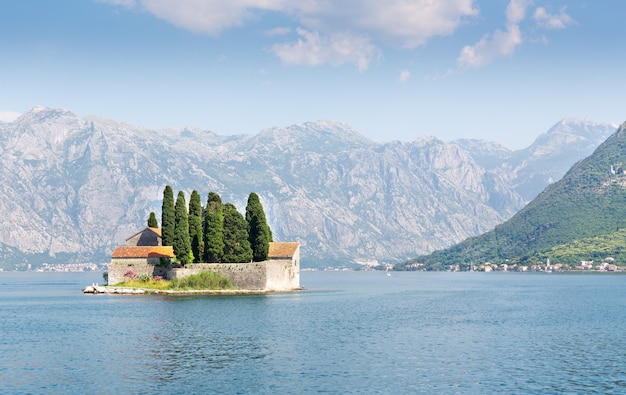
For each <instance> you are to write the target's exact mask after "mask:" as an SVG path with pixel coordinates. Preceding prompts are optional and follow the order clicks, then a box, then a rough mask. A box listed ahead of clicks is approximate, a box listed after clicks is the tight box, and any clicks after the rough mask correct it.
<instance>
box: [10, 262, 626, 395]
mask: <svg viewBox="0 0 626 395" xmlns="http://www.w3.org/2000/svg"><path fill="white" fill-rule="evenodd" d="M101 281H102V280H101V274H100V273H95V272H94V273H0V334H1V338H0V393H3V394H49V393H67V394H88V393H91V394H208V393H216V394H309V393H329V394H347V393H368V394H413V393H424V394H432V393H444V394H450V393H462V394H465V393H469V394H484V393H516V394H526V393H534V394H538V393H542V394H544V393H559V394H562V393H571V394H589V393H598V394H610V393H615V394H616V393H626V275H618V274H613V275H593V274H522V273H520V274H517V273H393V274H392V276H391V277H388V276H386V275H385V274H384V273H371V272H304V273H302V276H301V282H302V285H303V286H305V287H306V288H307V289H306V290H305V291H302V292H297V293H288V294H274V295H264V296H234V297H233V296H229V297H216V296H195V297H160V296H112V295H83V294H82V293H81V292H80V291H81V289H82V288H83V287H84V286H85V285H88V284H91V283H92V282H101Z"/></svg>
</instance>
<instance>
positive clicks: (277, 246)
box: [108, 228, 300, 291]
mask: <svg viewBox="0 0 626 395" xmlns="http://www.w3.org/2000/svg"><path fill="white" fill-rule="evenodd" d="M268 256H269V259H268V260H267V261H263V262H246V263H195V264H188V265H186V266H185V267H182V268H181V267H176V266H175V265H171V264H170V262H171V260H172V259H173V258H174V250H173V248H172V247H171V246H162V245H161V230H160V229H156V228H145V229H144V230H142V231H141V232H138V233H136V234H134V235H132V236H131V237H129V238H128V239H126V245H125V246H119V247H116V248H115V250H114V251H113V254H112V255H111V263H110V264H109V273H108V276H109V277H108V279H109V284H111V285H115V284H117V283H120V282H123V281H125V280H126V279H127V277H128V276H126V277H125V275H126V274H127V273H129V271H132V273H133V274H134V275H135V276H139V275H148V276H150V277H154V276H161V277H163V278H165V279H172V278H174V277H178V278H181V277H185V276H188V275H191V274H197V273H200V272H201V271H204V270H210V271H214V272H218V273H220V274H222V275H223V276H225V277H228V278H230V279H231V280H232V282H233V285H234V286H235V287H236V288H238V289H242V290H253V291H257V290H258V291H291V290H295V289H299V288H300V243H298V242H272V243H270V245H269V253H268Z"/></svg>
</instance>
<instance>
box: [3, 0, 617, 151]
mask: <svg viewBox="0 0 626 395" xmlns="http://www.w3.org/2000/svg"><path fill="white" fill-rule="evenodd" d="M0 7H1V11H0V48H1V49H2V56H1V58H0V91H1V92H2V94H0V119H1V118H3V119H5V120H6V119H11V117H12V116H14V115H15V114H16V113H21V112H24V111H27V110H28V109H30V108H31V107H34V106H36V105H43V106H48V107H59V108H66V109H69V110H71V111H74V112H76V113H77V114H80V115H100V116H104V117H107V118H112V119H115V120H118V121H124V122H127V123H131V124H134V125H138V126H143V127H148V128H161V127H173V126H181V127H182V126H197V127H201V128H203V129H206V130H212V131H215V132H217V133H221V134H233V133H247V134H254V133H257V132H259V131H261V130H262V129H264V128H266V127H271V126H288V125H291V124H294V123H300V122H307V121H316V120H320V119H328V120H336V121H341V122H345V123H347V124H349V125H351V126H352V127H354V128H355V129H357V130H358V131H359V132H360V133H362V134H363V135H365V136H366V137H368V138H370V139H372V140H374V141H391V140H404V141H408V140H412V139H414V138H416V137H418V136H423V135H434V136H437V137H439V138H441V139H442V140H444V141H450V140H452V139H456V138H481V139H487V140H496V141H500V142H502V143H504V144H505V145H507V146H509V147H511V148H523V147H525V146H527V145H529V144H530V143H531V142H532V141H533V140H534V138H535V137H536V136H537V135H539V134H540V133H543V132H545V131H547V130H548V128H549V127H550V126H552V125H553V124H554V123H556V122H558V121H559V120H560V119H562V118H565V117H573V118H579V119H588V120H593V121H601V122H614V123H621V122H623V121H625V120H626V106H624V104H626V94H624V89H625V88H626V72H625V71H624V70H625V69H626V66H625V65H626V34H623V33H622V30H623V28H622V19H623V18H624V16H625V15H626V1H622V0H613V1H611V0H552V1H547V0H488V1H479V0H474V1H472V0H439V1H433V0H386V1H379V0H333V1H329V0H229V1H219V0H64V1H49V0H29V1H12V0H0Z"/></svg>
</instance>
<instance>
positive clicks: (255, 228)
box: [246, 192, 272, 262]
mask: <svg viewBox="0 0 626 395" xmlns="http://www.w3.org/2000/svg"><path fill="white" fill-rule="evenodd" d="M246 222H247V223H248V241H249V242H250V247H251V248H252V257H253V260H254V261H255V262H260V261H265V260H267V253H268V252H269V249H270V241H272V232H271V231H270V227H269V225H268V224H267V220H266V218H265V211H263V205H262V204H261V201H260V200H259V195H257V194H256V193H254V192H252V193H250V196H248V204H247V205H246Z"/></svg>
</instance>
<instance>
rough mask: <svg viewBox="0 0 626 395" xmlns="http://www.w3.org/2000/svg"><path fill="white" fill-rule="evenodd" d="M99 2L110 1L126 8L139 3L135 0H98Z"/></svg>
mask: <svg viewBox="0 0 626 395" xmlns="http://www.w3.org/2000/svg"><path fill="white" fill-rule="evenodd" d="M96 2H98V3H108V4H112V5H121V6H123V7H126V8H133V7H135V6H136V5H137V2H135V0H96Z"/></svg>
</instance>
